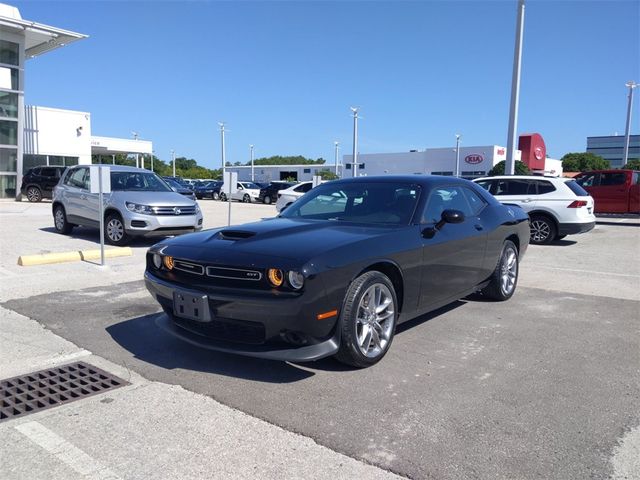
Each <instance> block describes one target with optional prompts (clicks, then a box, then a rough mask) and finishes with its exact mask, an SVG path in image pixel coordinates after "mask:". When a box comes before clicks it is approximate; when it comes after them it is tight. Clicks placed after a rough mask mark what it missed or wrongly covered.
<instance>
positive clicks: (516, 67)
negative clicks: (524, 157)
mask: <svg viewBox="0 0 640 480" xmlns="http://www.w3.org/2000/svg"><path fill="white" fill-rule="evenodd" d="M523 32H524V0H518V22H517V24H516V45H515V49H514V53H513V77H512V78H511V108H510V109H509V132H508V135H507V161H506V162H505V166H504V173H505V175H513V174H514V172H515V168H516V163H515V148H516V131H517V130H518V102H519V100H520V64H521V62H522V36H523Z"/></svg>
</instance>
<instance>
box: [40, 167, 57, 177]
mask: <svg viewBox="0 0 640 480" xmlns="http://www.w3.org/2000/svg"><path fill="white" fill-rule="evenodd" d="M56 171H57V168H43V169H42V170H41V171H40V175H42V176H43V177H55V176H56Z"/></svg>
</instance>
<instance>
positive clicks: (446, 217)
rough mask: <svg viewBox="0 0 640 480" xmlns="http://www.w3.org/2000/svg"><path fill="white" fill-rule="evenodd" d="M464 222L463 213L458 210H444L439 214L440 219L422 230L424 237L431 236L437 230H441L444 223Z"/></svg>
mask: <svg viewBox="0 0 640 480" xmlns="http://www.w3.org/2000/svg"><path fill="white" fill-rule="evenodd" d="M462 222H464V213H462V212H461V211H460V210H445V211H443V212H442V215H441V216H440V221H439V222H438V223H436V224H435V225H433V226H429V227H427V228H425V229H424V230H422V236H423V237H424V238H433V237H434V236H435V234H436V232H437V231H438V230H441V229H442V227H444V225H445V224H446V223H462Z"/></svg>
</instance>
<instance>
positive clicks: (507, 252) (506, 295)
mask: <svg viewBox="0 0 640 480" xmlns="http://www.w3.org/2000/svg"><path fill="white" fill-rule="evenodd" d="M519 272H520V258H519V254H518V249H517V248H516V246H515V244H514V243H513V242H512V241H511V240H507V241H505V242H504V245H503V246H502V252H501V253H500V259H499V260H498V265H497V266H496V269H495V270H494V271H493V273H492V274H491V280H490V282H489V284H488V285H487V286H486V287H484V288H483V289H482V291H481V293H482V295H484V296H485V297H487V298H490V299H492V300H497V301H499V302H504V301H505V300H509V299H510V298H511V297H512V296H513V294H514V292H515V291H516V286H517V285H518V273H519Z"/></svg>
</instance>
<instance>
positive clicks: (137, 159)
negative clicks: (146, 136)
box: [131, 132, 140, 168]
mask: <svg viewBox="0 0 640 480" xmlns="http://www.w3.org/2000/svg"><path fill="white" fill-rule="evenodd" d="M131 135H133V139H134V140H135V141H138V132H131ZM136 148H137V147H136ZM136 168H140V158H139V157H138V154H137V153H136Z"/></svg>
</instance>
